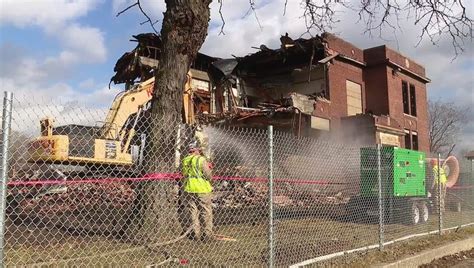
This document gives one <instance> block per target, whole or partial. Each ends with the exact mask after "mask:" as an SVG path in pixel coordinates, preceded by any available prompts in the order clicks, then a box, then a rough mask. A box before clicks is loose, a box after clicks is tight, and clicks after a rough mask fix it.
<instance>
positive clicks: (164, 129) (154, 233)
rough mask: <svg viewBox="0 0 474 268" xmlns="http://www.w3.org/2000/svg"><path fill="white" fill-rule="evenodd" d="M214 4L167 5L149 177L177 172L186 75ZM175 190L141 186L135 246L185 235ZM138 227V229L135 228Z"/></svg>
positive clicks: (182, 0)
mask: <svg viewBox="0 0 474 268" xmlns="http://www.w3.org/2000/svg"><path fill="white" fill-rule="evenodd" d="M210 2H211V1H210V0H166V12H165V13H164V19H163V26H162V29H161V38H162V48H161V59H160V64H159V67H158V69H157V70H156V73H155V85H154V93H153V99H152V106H151V109H152V115H151V117H152V118H150V121H149V122H150V125H149V126H148V135H147V136H148V138H147V145H146V149H145V161H144V165H145V172H146V173H171V172H177V170H176V168H175V167H174V154H175V149H176V138H177V130H178V128H179V125H180V124H181V123H182V118H183V117H182V106H183V89H184V85H185V82H186V79H187V72H188V70H189V68H190V65H191V63H192V62H193V60H194V59H195V57H196V55H197V52H198V51H199V49H200V48H201V46H202V44H203V43H204V40H205V38H206V36H207V29H208V26H209V19H210V10H209V4H210ZM175 185H176V184H174V183H171V182H169V181H154V182H147V183H143V184H142V185H141V186H142V187H141V190H140V200H139V202H140V205H139V210H140V212H139V218H140V223H139V224H138V225H137V226H135V228H132V229H134V231H133V233H132V234H131V235H132V237H134V238H135V239H134V240H135V241H137V242H139V243H141V244H143V243H156V242H158V243H159V242H163V241H166V240H171V239H173V238H175V237H176V236H179V235H180V233H182V232H183V231H184V230H183V229H182V227H181V225H180V224H179V219H178V211H177V210H178V203H177V199H176V191H175V190H174V187H175ZM137 227H138V228H137Z"/></svg>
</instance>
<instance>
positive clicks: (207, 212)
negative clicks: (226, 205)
mask: <svg viewBox="0 0 474 268" xmlns="http://www.w3.org/2000/svg"><path fill="white" fill-rule="evenodd" d="M183 199H184V200H183V203H184V206H185V211H186V212H187V213H186V214H187V215H186V218H187V220H186V221H185V222H187V228H186V229H188V228H191V235H192V236H194V238H196V239H199V238H201V233H202V234H203V236H202V239H211V238H212V237H213V231H212V229H213V222H212V220H213V219H212V194H211V193H209V194H193V193H186V192H185V193H184V194H183ZM201 223H202V225H201ZM201 226H202V227H203V228H202V232H201Z"/></svg>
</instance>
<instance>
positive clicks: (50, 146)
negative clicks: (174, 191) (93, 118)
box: [29, 69, 210, 166]
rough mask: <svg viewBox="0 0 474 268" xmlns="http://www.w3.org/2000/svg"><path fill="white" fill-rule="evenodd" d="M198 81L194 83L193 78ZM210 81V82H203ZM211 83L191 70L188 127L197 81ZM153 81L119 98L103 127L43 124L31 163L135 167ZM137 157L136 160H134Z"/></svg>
mask: <svg viewBox="0 0 474 268" xmlns="http://www.w3.org/2000/svg"><path fill="white" fill-rule="evenodd" d="M195 76H197V77H199V79H194V78H193V77H195ZM206 78H207V81H206V80H204V79H206ZM196 80H198V81H199V84H202V83H203V82H205V83H210V82H209V77H208V76H207V74H206V75H203V72H202V71H199V70H194V69H191V70H190V71H189V72H188V81H187V83H186V85H185V88H184V94H183V102H184V112H185V118H186V123H194V122H193V121H194V113H195V111H194V110H195V109H194V107H193V101H192V99H193V92H194V91H195V90H196V88H195V85H196V84H197V83H195V82H194V81H196ZM154 81H155V80H154V78H150V79H148V80H146V81H144V82H142V83H139V84H137V85H135V86H133V87H131V88H130V89H128V90H125V91H123V92H122V93H120V94H118V95H117V96H116V98H115V99H114V101H113V103H112V106H111V108H110V110H109V112H108V114H107V117H106V119H105V122H104V123H103V125H102V126H101V127H96V126H81V125H65V126H58V127H54V125H53V124H54V119H53V118H45V119H42V120H41V121H40V125H41V128H40V130H41V135H40V136H39V137H38V138H36V139H34V140H33V141H32V142H31V146H30V148H31V152H30V159H29V162H35V163H47V164H62V165H118V166H131V165H133V164H134V163H136V160H137V157H138V155H139V151H140V148H139V146H137V145H133V144H132V140H134V138H135V140H137V139H136V137H135V136H136V134H137V131H138V130H144V127H143V126H139V125H137V124H138V123H139V119H140V115H141V114H142V113H143V112H144V109H145V106H146V104H147V103H148V102H149V101H150V100H151V97H152V93H153V87H154ZM135 156H136V157H135Z"/></svg>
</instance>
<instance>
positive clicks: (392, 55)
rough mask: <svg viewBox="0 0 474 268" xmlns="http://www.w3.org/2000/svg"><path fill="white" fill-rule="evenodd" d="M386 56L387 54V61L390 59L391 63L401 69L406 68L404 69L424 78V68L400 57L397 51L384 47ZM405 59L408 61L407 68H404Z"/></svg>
mask: <svg viewBox="0 0 474 268" xmlns="http://www.w3.org/2000/svg"><path fill="white" fill-rule="evenodd" d="M386 54H387V58H388V59H390V60H391V61H393V62H395V63H396V64H398V65H400V66H402V67H403V68H406V69H408V70H410V71H412V72H414V73H416V74H417V75H420V76H423V77H424V76H425V68H424V67H423V66H421V65H419V64H418V63H416V62H414V61H413V60H411V59H409V58H407V57H405V56H403V55H401V54H400V53H398V52H397V51H395V50H393V49H390V48H388V47H386ZM405 59H407V60H408V62H409V67H407V66H406V61H405Z"/></svg>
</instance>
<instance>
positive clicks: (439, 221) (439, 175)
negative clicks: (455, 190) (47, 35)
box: [435, 153, 444, 235]
mask: <svg viewBox="0 0 474 268" xmlns="http://www.w3.org/2000/svg"><path fill="white" fill-rule="evenodd" d="M440 158H441V154H440V153H438V160H437V161H438V174H437V178H435V181H436V182H437V183H438V204H437V205H438V232H439V235H441V234H442V231H443V215H441V214H442V209H441V198H442V197H443V196H442V195H441V191H442V186H441V173H440V171H441V170H440V169H441V160H440ZM443 203H444V200H443ZM443 206H444V204H443Z"/></svg>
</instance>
